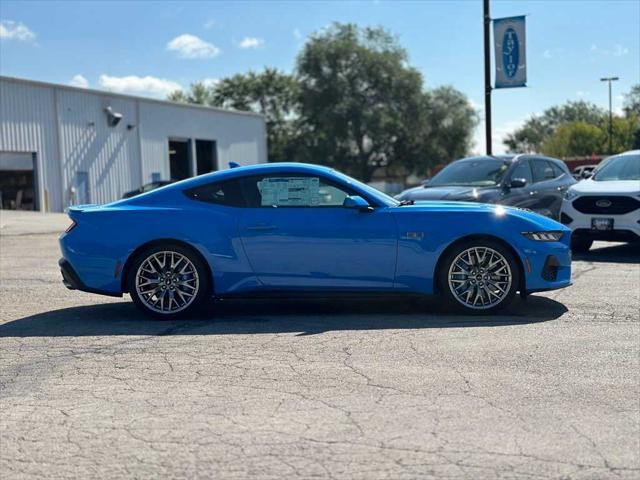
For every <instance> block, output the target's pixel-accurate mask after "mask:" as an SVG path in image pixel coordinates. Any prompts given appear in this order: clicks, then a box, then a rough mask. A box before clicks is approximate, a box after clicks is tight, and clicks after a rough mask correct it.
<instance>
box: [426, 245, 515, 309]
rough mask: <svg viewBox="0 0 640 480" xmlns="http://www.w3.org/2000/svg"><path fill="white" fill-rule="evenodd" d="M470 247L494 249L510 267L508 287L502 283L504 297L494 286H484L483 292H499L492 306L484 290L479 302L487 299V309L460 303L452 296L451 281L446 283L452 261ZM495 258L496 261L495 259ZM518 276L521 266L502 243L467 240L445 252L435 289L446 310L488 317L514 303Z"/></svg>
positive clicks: (460, 301)
mask: <svg viewBox="0 0 640 480" xmlns="http://www.w3.org/2000/svg"><path fill="white" fill-rule="evenodd" d="M471 248H478V249H490V250H493V251H495V252H497V253H498V254H499V255H501V256H502V258H503V259H504V261H505V262H506V263H507V264H508V267H509V268H508V269H507V270H506V271H508V272H509V274H510V277H511V281H510V283H509V284H508V287H507V285H504V284H502V285H503V287H504V290H505V291H506V293H504V294H503V293H500V291H499V290H496V289H495V288H497V287H495V288H491V287H489V285H488V284H487V288H486V290H489V289H491V290H493V292H496V293H498V294H499V296H500V297H501V298H500V300H499V301H498V300H493V302H495V303H494V304H492V303H491V299H492V297H491V294H489V293H487V291H486V290H485V291H483V292H482V300H483V301H484V299H485V298H488V299H489V300H487V305H486V307H485V306H479V305H478V306H476V307H472V306H470V305H467V304H465V303H463V300H460V299H459V298H458V296H457V295H456V294H455V293H454V291H453V287H452V286H451V285H450V282H449V273H450V270H451V268H452V264H453V262H454V261H455V260H456V258H458V256H459V255H461V254H462V253H463V252H466V251H468V250H469V249H471ZM494 258H497V256H496V257H494ZM485 266H487V265H485ZM520 275H521V274H520V263H519V262H518V259H517V258H516V257H515V255H514V254H513V253H511V250H510V249H509V248H507V247H505V246H504V245H503V244H502V243H500V242H497V241H493V240H490V239H486V240H485V239H479V240H469V241H466V242H463V243H460V244H458V245H456V246H455V248H452V249H451V250H449V251H448V252H447V253H446V256H445V257H444V258H443V261H442V262H441V263H440V268H439V271H438V277H437V278H438V286H439V289H440V293H441V296H442V299H443V300H444V306H445V307H446V308H447V309H450V310H453V311H456V312H460V313H465V314H469V315H487V314H491V313H495V312H498V311H500V310H502V309H504V308H506V307H508V306H509V304H510V303H511V302H512V301H513V299H514V297H515V296H516V292H517V291H518V290H519V288H520ZM454 277H455V275H454ZM456 278H459V277H456ZM504 278H506V277H504ZM454 281H455V280H454ZM475 281H476V280H474V282H475ZM480 281H482V280H480ZM485 281H486V280H485ZM490 281H493V279H490ZM474 288H477V287H474ZM476 292H477V290H476ZM493 295H494V296H496V297H497V296H498V295H496V294H495V293H493ZM472 296H474V297H475V295H472Z"/></svg>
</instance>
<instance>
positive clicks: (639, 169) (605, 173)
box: [560, 150, 640, 252]
mask: <svg viewBox="0 0 640 480" xmlns="http://www.w3.org/2000/svg"><path fill="white" fill-rule="evenodd" d="M560 220H561V222H562V223H564V224H565V225H567V226H569V227H570V228H571V229H572V230H573V237H572V242H571V245H572V249H573V250H574V251H575V252H586V251H588V250H589V249H590V248H591V245H592V244H593V241H594V240H605V241H620V242H638V241H640V150H634V151H631V152H626V153H622V154H620V155H614V156H612V157H609V158H607V159H605V160H604V161H603V163H601V164H600V166H598V168H597V169H596V170H595V172H594V174H593V176H592V177H591V178H589V179H587V180H583V181H582V182H580V183H578V184H576V185H574V186H572V187H571V188H569V190H568V191H567V193H566V195H565V198H564V201H563V202H562V214H561V216H560Z"/></svg>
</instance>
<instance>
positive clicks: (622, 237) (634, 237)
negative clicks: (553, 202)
mask: <svg viewBox="0 0 640 480" xmlns="http://www.w3.org/2000/svg"><path fill="white" fill-rule="evenodd" d="M575 200H576V199H575V198H574V199H572V200H566V199H564V200H563V201H562V213H561V214H560V221H561V222H562V223H563V224H564V225H566V226H567V227H569V228H570V229H571V230H573V236H574V237H576V238H577V237H580V238H589V239H591V240H604V241H610V242H637V241H640V210H638V209H636V210H634V211H632V212H629V213H625V214H623V215H614V214H607V213H598V214H595V213H582V212H579V211H578V210H576V209H575V208H574V207H573V202H574V201H575ZM593 218H611V219H613V230H595V229H593V228H591V220H592V219H593Z"/></svg>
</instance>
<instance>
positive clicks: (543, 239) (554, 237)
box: [522, 230, 564, 242]
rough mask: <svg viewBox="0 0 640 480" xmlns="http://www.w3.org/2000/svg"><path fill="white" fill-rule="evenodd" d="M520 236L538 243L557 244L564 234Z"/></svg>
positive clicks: (556, 232) (558, 232)
mask: <svg viewBox="0 0 640 480" xmlns="http://www.w3.org/2000/svg"><path fill="white" fill-rule="evenodd" d="M522 234H523V235H524V236H525V237H527V238H528V239H529V240H535V241H538V242H557V241H558V240H560V239H561V238H562V235H564V232H560V231H555V230H554V231H549V232H522Z"/></svg>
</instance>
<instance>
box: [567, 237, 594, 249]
mask: <svg viewBox="0 0 640 480" xmlns="http://www.w3.org/2000/svg"><path fill="white" fill-rule="evenodd" d="M591 245H593V240H590V239H588V238H580V237H577V238H576V237H571V251H572V252H573V253H587V252H588V251H589V249H590V248H591Z"/></svg>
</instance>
